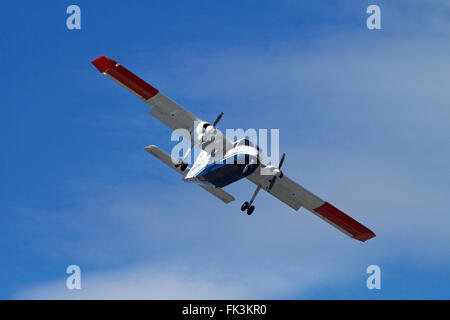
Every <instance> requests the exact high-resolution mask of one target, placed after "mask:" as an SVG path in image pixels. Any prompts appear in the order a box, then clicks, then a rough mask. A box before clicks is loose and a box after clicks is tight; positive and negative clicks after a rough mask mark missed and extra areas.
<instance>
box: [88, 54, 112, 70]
mask: <svg viewBox="0 0 450 320" xmlns="http://www.w3.org/2000/svg"><path fill="white" fill-rule="evenodd" d="M92 64H93V65H94V66H95V67H96V68H97V69H98V71H100V72H102V73H104V72H106V71H108V70H109V69H110V68H112V67H113V66H114V61H113V60H111V59H108V58H107V57H105V56H101V57H98V58H97V59H95V60H94V61H92Z"/></svg>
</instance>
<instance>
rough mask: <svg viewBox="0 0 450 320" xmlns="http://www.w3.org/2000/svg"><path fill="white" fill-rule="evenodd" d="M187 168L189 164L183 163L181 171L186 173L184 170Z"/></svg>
mask: <svg viewBox="0 0 450 320" xmlns="http://www.w3.org/2000/svg"><path fill="white" fill-rule="evenodd" d="M187 167H188V164H187V163H182V164H181V168H180V169H181V171H184V170H186V169H187Z"/></svg>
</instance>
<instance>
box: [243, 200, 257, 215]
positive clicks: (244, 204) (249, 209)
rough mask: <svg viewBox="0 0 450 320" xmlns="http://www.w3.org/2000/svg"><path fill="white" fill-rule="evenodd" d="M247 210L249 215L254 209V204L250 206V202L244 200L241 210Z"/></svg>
mask: <svg viewBox="0 0 450 320" xmlns="http://www.w3.org/2000/svg"><path fill="white" fill-rule="evenodd" d="M245 210H247V214H248V215H251V214H252V213H253V211H255V206H252V205H251V203H248V202H247V201H245V202H244V203H243V204H242V206H241V211H245Z"/></svg>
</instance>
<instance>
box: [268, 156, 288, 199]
mask: <svg viewBox="0 0 450 320" xmlns="http://www.w3.org/2000/svg"><path fill="white" fill-rule="evenodd" d="M285 157H286V153H283V155H282V156H281V159H280V164H279V165H278V169H281V166H282V165H283V162H284V158H285ZM281 177H283V173H280V178H281ZM277 178H278V177H277V176H274V177H273V178H272V180H270V184H269V189H268V191H270V190H272V188H273V185H274V184H275V181H276V180H277Z"/></svg>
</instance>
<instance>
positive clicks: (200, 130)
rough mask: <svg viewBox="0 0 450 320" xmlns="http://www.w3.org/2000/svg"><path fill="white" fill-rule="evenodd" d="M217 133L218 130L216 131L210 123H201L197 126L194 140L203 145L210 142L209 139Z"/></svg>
mask: <svg viewBox="0 0 450 320" xmlns="http://www.w3.org/2000/svg"><path fill="white" fill-rule="evenodd" d="M216 133H217V129H215V128H214V127H213V126H212V125H211V124H210V123H208V122H204V121H201V122H198V123H197V124H196V126H195V129H194V139H195V140H196V142H197V143H198V144H200V145H201V144H202V143H204V142H207V141H209V139H211V137H212V136H214V135H216Z"/></svg>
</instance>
